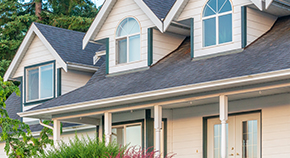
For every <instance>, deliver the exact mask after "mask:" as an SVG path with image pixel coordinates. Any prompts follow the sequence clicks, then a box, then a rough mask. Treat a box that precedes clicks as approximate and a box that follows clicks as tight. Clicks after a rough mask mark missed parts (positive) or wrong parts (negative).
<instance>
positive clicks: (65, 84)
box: [61, 70, 93, 95]
mask: <svg viewBox="0 0 290 158" xmlns="http://www.w3.org/2000/svg"><path fill="white" fill-rule="evenodd" d="M61 71H62V72H61V94H62V95H63V94H65V93H68V92H70V91H72V90H75V89H77V88H79V87H82V86H84V85H85V84H86V83H87V82H88V81H89V80H90V78H91V77H92V75H93V74H92V73H88V72H81V71H75V70H68V72H65V71H64V70H61Z"/></svg>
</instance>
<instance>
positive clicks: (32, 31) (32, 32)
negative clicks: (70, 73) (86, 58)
mask: <svg viewBox="0 0 290 158" xmlns="http://www.w3.org/2000/svg"><path fill="white" fill-rule="evenodd" d="M35 36H38V37H39V39H40V40H41V42H42V43H43V44H44V45H45V47H46V48H47V49H48V50H49V52H50V53H51V54H52V55H53V57H54V58H55V59H56V61H57V62H58V63H59V64H60V66H61V67H62V68H63V69H64V70H65V71H67V64H66V63H65V62H64V61H63V59H62V58H61V57H60V56H59V54H58V53H57V52H56V51H55V50H54V49H53V47H52V46H51V45H50V43H49V42H48V41H47V40H46V38H45V37H44V36H43V35H42V33H41V32H40V31H39V29H38V28H37V27H36V25H35V24H34V23H32V24H31V26H30V28H29V30H28V32H27V33H26V35H25V37H24V39H23V41H22V43H21V45H20V47H19V48H18V50H17V52H16V54H15V56H14V58H13V60H12V62H11V64H10V65H9V67H8V69H7V71H6V73H5V75H4V81H7V80H9V79H12V76H13V75H14V73H15V71H16V70H17V68H18V66H19V64H20V63H21V60H22V59H23V57H24V56H25V53H26V51H27V49H28V48H29V46H30V44H31V42H32V40H33V39H34V37H35Z"/></svg>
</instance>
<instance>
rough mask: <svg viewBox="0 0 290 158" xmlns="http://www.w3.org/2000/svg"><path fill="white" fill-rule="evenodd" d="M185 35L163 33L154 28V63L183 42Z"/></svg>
mask: <svg viewBox="0 0 290 158" xmlns="http://www.w3.org/2000/svg"><path fill="white" fill-rule="evenodd" d="M184 39H185V36H180V35H177V34H173V33H161V32H160V31H158V30H155V29H154V30H153V63H156V62H157V61H159V60H160V59H162V58H163V57H165V56H166V55H167V54H169V53H171V52H172V51H174V50H175V49H177V48H178V46H179V45H180V44H181V43H182V41H183V40H184Z"/></svg>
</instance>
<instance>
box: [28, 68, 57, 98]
mask: <svg viewBox="0 0 290 158" xmlns="http://www.w3.org/2000/svg"><path fill="white" fill-rule="evenodd" d="M47 65H52V89H53V93H54V82H55V81H54V76H55V74H54V72H55V71H54V63H49V64H45V65H40V66H35V67H31V68H28V69H26V76H25V77H26V83H25V86H26V96H25V101H26V103H31V102H35V101H41V100H46V99H51V98H53V97H54V94H52V96H51V97H46V98H40V93H41V86H40V82H41V72H40V68H41V67H44V66H47ZM32 69H38V78H39V79H38V85H39V86H38V99H33V100H28V81H29V79H28V75H29V73H28V71H29V70H32Z"/></svg>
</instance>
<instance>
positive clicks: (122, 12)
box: [95, 0, 154, 73]
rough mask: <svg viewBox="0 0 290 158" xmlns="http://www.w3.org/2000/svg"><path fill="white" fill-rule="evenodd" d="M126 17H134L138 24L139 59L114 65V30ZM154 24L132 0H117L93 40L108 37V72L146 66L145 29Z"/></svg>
mask: <svg viewBox="0 0 290 158" xmlns="http://www.w3.org/2000/svg"><path fill="white" fill-rule="evenodd" d="M126 17H134V18H135V19H136V20H137V21H138V22H139V24H140V28H141V29H140V38H141V39H140V40H141V41H140V50H141V52H140V53H141V54H140V61H136V62H132V63H127V64H119V65H116V53H115V52H116V49H115V46H116V43H115V42H116V40H115V32H116V29H117V27H118V25H119V23H120V22H121V21H122V20H123V19H125V18H126ZM153 26H154V24H153V23H152V22H151V20H150V19H149V18H148V17H147V15H146V14H145V13H144V12H143V11H142V10H141V9H140V8H139V6H138V5H137V4H136V3H135V2H134V0H118V1H117V2H116V4H115V6H114V7H113V8H112V10H111V12H110V14H109V15H108V18H107V19H106V20H105V22H104V24H103V26H102V28H101V30H100V32H99V33H98V35H97V36H96V37H95V40H99V39H103V38H108V37H109V38H110V40H109V45H110V46H109V52H110V54H109V71H110V72H109V73H114V72H120V71H126V70H130V69H136V68H141V67H146V66H147V29H148V28H150V27H153Z"/></svg>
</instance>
